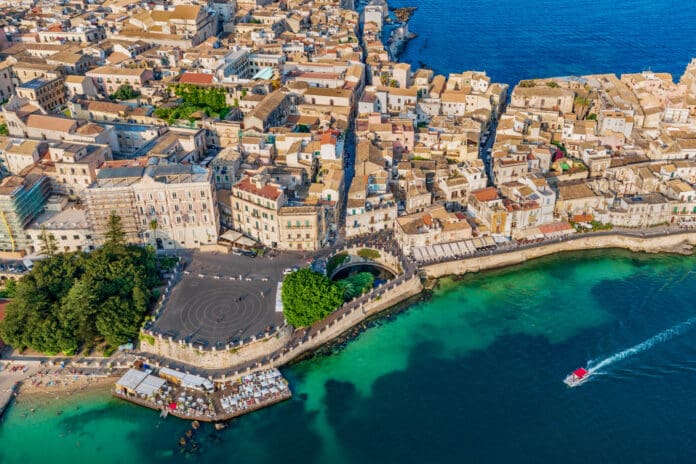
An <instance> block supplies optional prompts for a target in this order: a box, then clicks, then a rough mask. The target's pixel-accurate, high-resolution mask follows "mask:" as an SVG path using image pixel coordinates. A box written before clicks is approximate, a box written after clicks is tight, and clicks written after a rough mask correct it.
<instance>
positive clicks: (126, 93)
mask: <svg viewBox="0 0 696 464" xmlns="http://www.w3.org/2000/svg"><path fill="white" fill-rule="evenodd" d="M139 95H140V92H138V91H136V90H135V89H133V87H131V86H130V84H123V85H121V86H120V87H119V88H118V89H117V90H116V92H114V93H113V94H112V95H110V96H109V98H111V99H112V100H131V99H133V98H135V97H137V96H139Z"/></svg>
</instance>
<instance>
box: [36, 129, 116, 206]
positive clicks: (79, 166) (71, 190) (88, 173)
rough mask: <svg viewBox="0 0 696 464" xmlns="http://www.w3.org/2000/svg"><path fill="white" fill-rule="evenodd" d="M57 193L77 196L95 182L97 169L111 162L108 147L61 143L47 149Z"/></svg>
mask: <svg viewBox="0 0 696 464" xmlns="http://www.w3.org/2000/svg"><path fill="white" fill-rule="evenodd" d="M49 153H50V155H51V160H52V161H53V162H54V164H55V168H56V169H55V174H54V176H55V179H56V182H57V184H58V186H59V193H62V194H65V195H70V196H73V195H79V194H80V193H82V192H83V191H84V190H85V189H86V188H88V187H89V186H90V185H92V184H93V183H94V182H95V181H96V180H97V169H98V168H99V167H100V166H101V165H102V164H103V163H104V162H105V161H109V160H111V157H112V154H111V148H109V146H108V145H86V144H77V143H67V142H62V143H58V144H56V145H53V146H51V147H50V148H49Z"/></svg>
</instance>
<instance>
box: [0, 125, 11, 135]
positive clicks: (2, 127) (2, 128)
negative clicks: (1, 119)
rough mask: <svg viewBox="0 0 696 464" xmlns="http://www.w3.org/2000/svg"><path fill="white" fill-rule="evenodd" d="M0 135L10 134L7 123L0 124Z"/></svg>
mask: <svg viewBox="0 0 696 464" xmlns="http://www.w3.org/2000/svg"><path fill="white" fill-rule="evenodd" d="M0 135H10V131H9V130H8V129H7V124H4V123H3V124H0Z"/></svg>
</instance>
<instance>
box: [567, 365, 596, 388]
mask: <svg viewBox="0 0 696 464" xmlns="http://www.w3.org/2000/svg"><path fill="white" fill-rule="evenodd" d="M588 378H590V371H588V370H587V369H585V368H584V367H578V368H577V369H575V370H574V371H573V372H571V373H570V374H569V375H568V377H566V378H565V379H564V380H563V383H564V384H566V385H568V386H569V387H571V388H572V387H577V386H578V385H580V384H581V383H583V382H584V381H585V380H587V379H588Z"/></svg>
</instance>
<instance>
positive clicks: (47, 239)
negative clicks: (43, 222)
mask: <svg viewBox="0 0 696 464" xmlns="http://www.w3.org/2000/svg"><path fill="white" fill-rule="evenodd" d="M39 239H40V240H41V248H40V249H39V253H41V254H42V255H46V256H53V255H55V254H56V251H57V250H58V246H57V245H56V237H55V236H54V235H53V234H49V233H48V231H47V230H46V226H41V235H40V236H39Z"/></svg>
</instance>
